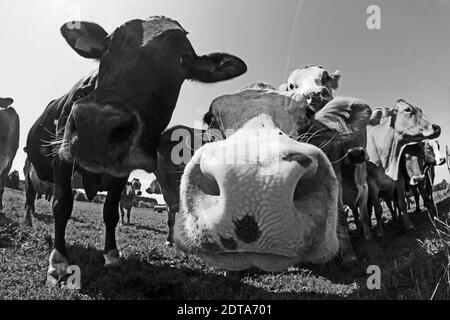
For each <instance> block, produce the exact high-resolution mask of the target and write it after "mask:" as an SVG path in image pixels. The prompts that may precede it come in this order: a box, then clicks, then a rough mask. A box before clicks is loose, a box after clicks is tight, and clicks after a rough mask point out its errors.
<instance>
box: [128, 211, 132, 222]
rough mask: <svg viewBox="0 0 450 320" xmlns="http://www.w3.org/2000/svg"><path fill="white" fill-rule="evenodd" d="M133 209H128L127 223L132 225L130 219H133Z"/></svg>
mask: <svg viewBox="0 0 450 320" xmlns="http://www.w3.org/2000/svg"><path fill="white" fill-rule="evenodd" d="M131 208H132V207H129V208H127V223H128V224H130V218H131Z"/></svg>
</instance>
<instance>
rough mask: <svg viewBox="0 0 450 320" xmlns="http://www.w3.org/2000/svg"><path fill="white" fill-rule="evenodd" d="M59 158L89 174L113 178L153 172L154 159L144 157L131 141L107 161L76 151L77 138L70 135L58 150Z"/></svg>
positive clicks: (142, 152) (141, 151)
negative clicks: (135, 171) (106, 175)
mask: <svg viewBox="0 0 450 320" xmlns="http://www.w3.org/2000/svg"><path fill="white" fill-rule="evenodd" d="M59 156H60V158H61V159H62V160H64V161H66V162H69V163H76V164H78V165H80V166H81V167H82V168H84V169H85V170H87V171H89V172H92V173H97V174H110V175H112V176H115V177H126V176H128V175H129V174H130V173H131V172H132V171H134V170H137V169H141V170H145V171H147V172H153V171H154V170H155V161H154V159H153V158H152V157H150V156H148V155H146V154H145V153H144V151H143V150H141V149H140V148H139V147H137V146H136V145H135V143H134V141H133V140H131V139H130V140H129V141H128V142H127V143H126V147H125V148H124V150H121V151H120V153H119V152H118V155H117V156H116V157H114V159H111V160H108V159H107V157H105V158H102V159H97V158H96V159H92V158H89V156H86V155H85V154H84V153H83V152H80V151H79V150H78V137H77V136H76V135H72V136H71V137H66V138H65V140H64V142H63V143H62V145H61V147H60V149H59Z"/></svg>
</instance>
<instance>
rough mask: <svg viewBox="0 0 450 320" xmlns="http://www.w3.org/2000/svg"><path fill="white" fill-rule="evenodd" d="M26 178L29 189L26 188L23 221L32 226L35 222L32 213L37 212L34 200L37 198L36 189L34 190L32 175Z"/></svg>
mask: <svg viewBox="0 0 450 320" xmlns="http://www.w3.org/2000/svg"><path fill="white" fill-rule="evenodd" d="M25 179H26V187H27V189H26V190H25V217H24V219H23V223H24V224H25V225H27V226H29V227H31V226H32V224H33V222H32V219H31V215H34V214H35V207H34V201H35V199H36V191H35V190H34V187H33V185H32V183H31V179H30V177H29V176H27V177H25Z"/></svg>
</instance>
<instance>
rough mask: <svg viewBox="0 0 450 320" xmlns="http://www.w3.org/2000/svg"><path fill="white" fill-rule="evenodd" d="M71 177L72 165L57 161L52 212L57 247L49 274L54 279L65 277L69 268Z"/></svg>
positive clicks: (71, 205)
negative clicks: (67, 249) (67, 246)
mask: <svg viewBox="0 0 450 320" xmlns="http://www.w3.org/2000/svg"><path fill="white" fill-rule="evenodd" d="M71 176H72V165H71V164H69V163H66V162H64V161H58V162H56V161H55V162H54V163H53V179H54V182H55V190H54V192H55V194H54V197H53V203H52V211H53V217H54V219H55V247H54V249H53V251H52V253H51V254H50V259H49V263H50V265H49V268H48V271H47V273H48V275H49V276H51V277H53V278H54V279H59V278H60V277H61V276H63V275H65V274H66V272H67V268H68V267H69V262H68V255H67V251H66V241H65V232H66V226H67V222H68V221H69V219H70V215H71V213H72V209H73V194H72V187H71V184H70V181H71Z"/></svg>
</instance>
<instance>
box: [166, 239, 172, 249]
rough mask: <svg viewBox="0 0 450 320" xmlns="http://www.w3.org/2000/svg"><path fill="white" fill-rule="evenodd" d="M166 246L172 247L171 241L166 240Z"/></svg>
mask: <svg viewBox="0 0 450 320" xmlns="http://www.w3.org/2000/svg"><path fill="white" fill-rule="evenodd" d="M166 247H169V248H172V247H173V241H169V240H167V241H166Z"/></svg>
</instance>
